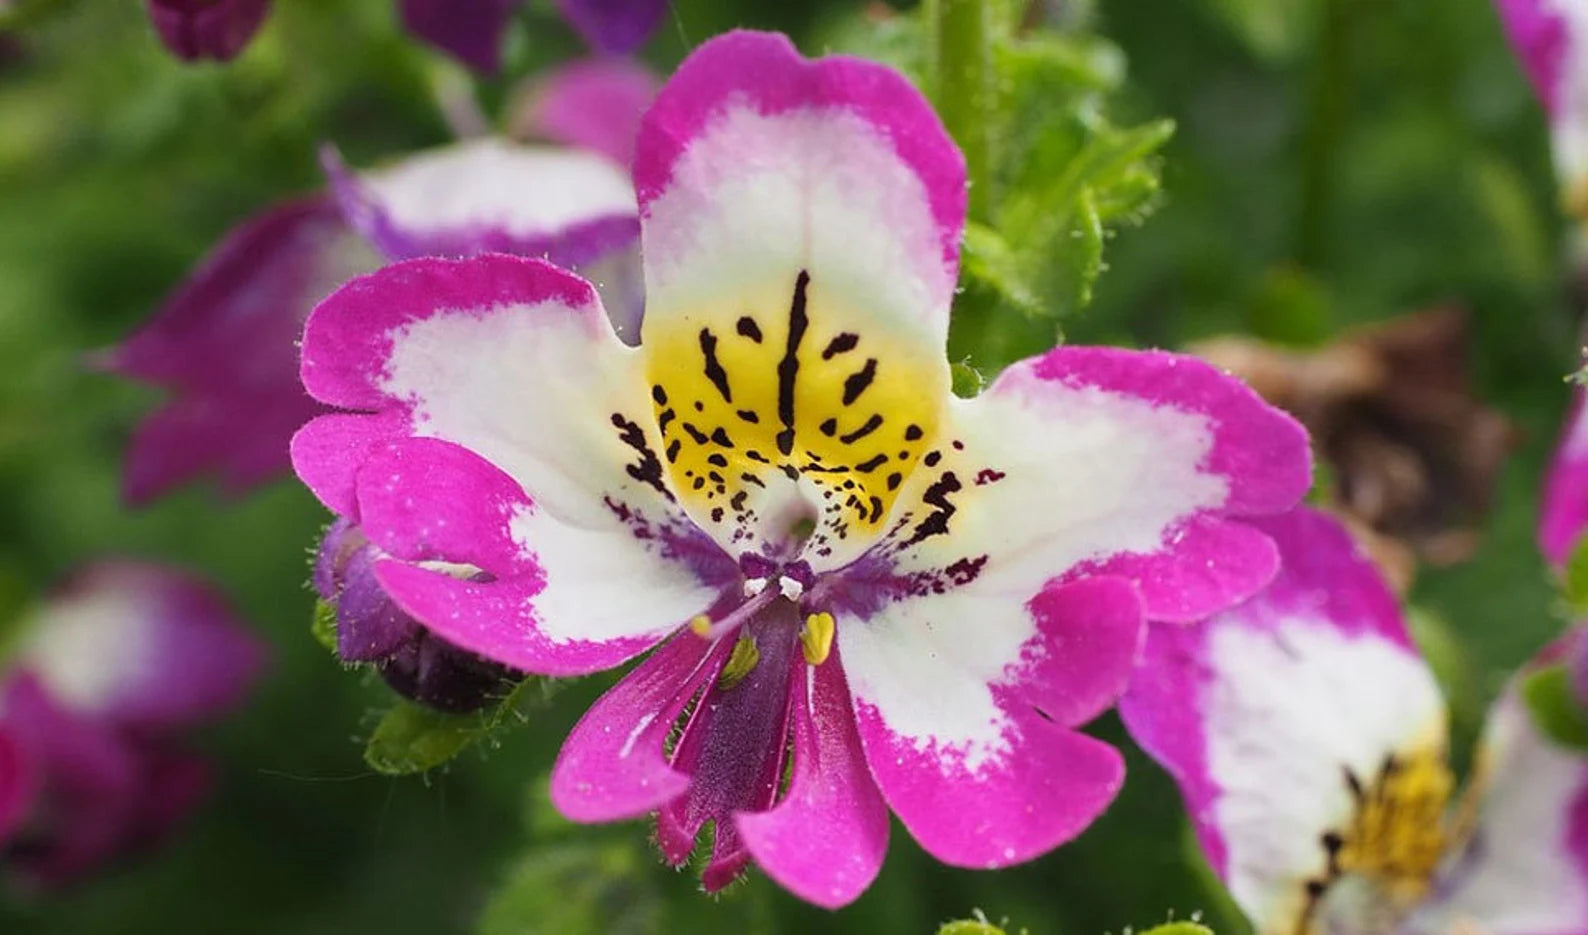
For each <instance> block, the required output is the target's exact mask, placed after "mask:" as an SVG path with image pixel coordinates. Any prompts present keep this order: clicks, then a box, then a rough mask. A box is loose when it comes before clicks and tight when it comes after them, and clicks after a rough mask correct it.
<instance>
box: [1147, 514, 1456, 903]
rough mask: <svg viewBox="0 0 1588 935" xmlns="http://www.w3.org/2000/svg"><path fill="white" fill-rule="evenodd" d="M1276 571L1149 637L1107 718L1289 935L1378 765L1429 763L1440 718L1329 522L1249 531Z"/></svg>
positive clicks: (1289, 519) (1430, 687)
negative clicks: (1174, 787)
mask: <svg viewBox="0 0 1588 935" xmlns="http://www.w3.org/2000/svg"><path fill="white" fill-rule="evenodd" d="M1255 525H1257V526H1258V528H1260V529H1262V530H1263V531H1264V532H1266V533H1267V534H1268V535H1270V536H1272V537H1273V539H1274V541H1275V543H1277V545H1278V546H1279V551H1280V555H1281V557H1282V559H1283V562H1284V564H1283V565H1282V567H1281V570H1280V572H1279V574H1278V576H1277V577H1275V578H1274V580H1273V582H1272V583H1271V584H1270V585H1269V586H1268V588H1267V589H1266V590H1264V591H1263V592H1262V593H1261V594H1259V595H1258V596H1256V597H1254V598H1252V599H1251V600H1248V601H1247V602H1245V603H1244V604H1241V605H1239V606H1237V607H1235V608H1233V609H1231V610H1228V611H1225V612H1223V613H1221V614H1219V615H1218V616H1215V617H1213V618H1211V619H1209V620H1204V621H1201V622H1198V623H1195V624H1191V625H1188V626H1168V625H1157V626H1153V627H1151V628H1150V629H1149V632H1148V636H1147V645H1146V649H1145V650H1144V652H1143V654H1142V659H1141V662H1140V664H1139V665H1138V667H1137V671H1136V674H1135V676H1134V678H1133V680H1132V683H1131V687H1130V690H1129V691H1128V692H1127V693H1126V695H1125V697H1124V699H1123V700H1122V701H1121V702H1120V713H1121V715H1122V716H1123V717H1124V719H1125V723H1126V725H1127V727H1129V729H1130V732H1131V734H1132V736H1133V737H1135V738H1136V741H1137V742H1138V743H1140V744H1141V746H1142V747H1143V748H1144V749H1145V750H1146V751H1147V752H1148V753H1149V754H1151V755H1152V756H1153V757H1154V758H1155V759H1156V760H1158V762H1159V763H1161V764H1162V765H1163V766H1164V768H1165V769H1167V770H1168V771H1169V773H1170V774H1171V775H1172V776H1173V777H1174V778H1175V780H1176V782H1177V783H1178V784H1179V785H1180V790H1181V793H1182V794H1183V795H1184V796H1185V799H1186V805H1187V809H1188V810H1189V812H1190V813H1191V818H1192V820H1193V822H1194V823H1195V825H1196V828H1197V833H1198V836H1199V838H1200V839H1201V841H1202V846H1203V850H1204V851H1205V852H1206V853H1207V855H1208V859H1209V861H1210V862H1211V863H1212V864H1213V867H1214V869H1215V870H1216V871H1217V872H1218V874H1219V875H1220V877H1221V878H1223V880H1224V881H1225V883H1226V884H1227V885H1228V886H1229V888H1230V891H1231V893H1232V894H1233V895H1234V897H1235V900H1236V902H1237V903H1239V904H1240V906H1241V908H1242V909H1243V910H1245V911H1246V913H1247V915H1248V916H1249V917H1250V918H1251V919H1252V920H1253V924H1254V925H1255V926H1256V928H1257V929H1258V930H1259V931H1260V932H1264V933H1293V932H1295V931H1297V926H1298V924H1299V920H1300V919H1301V918H1302V915H1303V914H1304V913H1305V912H1307V911H1308V906H1309V896H1308V893H1307V888H1308V885H1309V884H1311V883H1313V882H1314V881H1321V880H1325V879H1326V878H1327V871H1328V869H1329V867H1330V856H1329V852H1328V848H1327V846H1326V845H1325V844H1324V843H1322V842H1323V839H1324V836H1325V835H1327V834H1328V833H1330V832H1333V831H1339V830H1340V829H1342V828H1343V827H1344V826H1346V825H1347V824H1348V823H1349V822H1350V820H1351V818H1352V815H1353V813H1354V809H1355V807H1356V806H1355V799H1354V797H1353V794H1352V791H1351V783H1350V781H1349V780H1348V778H1347V777H1361V779H1362V780H1366V779H1368V778H1370V777H1372V776H1375V775H1377V774H1378V773H1379V771H1380V770H1381V768H1382V765H1383V764H1384V762H1385V761H1386V757H1392V756H1405V755H1407V754H1408V752H1416V751H1428V750H1433V751H1435V752H1437V753H1438V754H1439V755H1441V756H1442V754H1443V750H1444V743H1445V709H1444V701H1443V699H1442V698H1441V696H1440V694H1439V689H1438V686H1437V685H1436V684H1435V682H1434V679H1433V676H1432V674H1431V673H1430V672H1429V670H1428V667H1427V666H1426V665H1425V664H1424V663H1423V661H1422V660H1421V658H1419V657H1418V655H1417V652H1416V650H1415V649H1414V648H1413V646H1412V643H1411V640H1410V638H1409V636H1408V635H1407V632H1406V628H1405V625H1404V623H1403V622H1402V620H1401V618H1400V613H1399V609H1398V604H1397V603H1396V600H1395V597H1394V595H1393V594H1392V593H1391V592H1390V590H1389V588H1388V587H1387V586H1386V585H1385V584H1384V582H1383V580H1382V579H1381V578H1380V577H1379V575H1378V573H1377V571H1376V570H1375V569H1374V567H1373V565H1372V563H1371V561H1370V560H1369V559H1368V558H1367V557H1366V556H1365V555H1364V554H1363V553H1362V552H1361V551H1360V550H1359V549H1358V548H1357V547H1356V545H1355V544H1354V543H1353V542H1352V541H1351V538H1350V536H1349V534H1348V533H1347V532H1346V531H1345V529H1344V528H1343V527H1341V526H1340V525H1339V523H1338V522H1337V521H1335V520H1334V519H1332V518H1331V517H1328V516H1327V515H1325V514H1322V513H1317V512H1314V511H1311V510H1306V509H1297V510H1295V511H1293V512H1291V513H1289V514H1285V515H1283V516H1280V517H1276V518H1273V519H1269V520H1264V521H1260V522H1257V523H1255Z"/></svg>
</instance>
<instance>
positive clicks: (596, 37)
mask: <svg viewBox="0 0 1588 935" xmlns="http://www.w3.org/2000/svg"><path fill="white" fill-rule="evenodd" d="M557 8H558V9H560V10H561V11H562V15H563V16H564V17H565V18H566V19H567V20H568V25H570V26H572V27H573V28H574V29H575V30H576V31H577V32H578V33H579V35H581V36H583V37H584V39H585V41H586V42H588V43H590V45H591V46H593V47H594V48H596V49H598V50H600V51H602V52H608V53H611V54H613V55H627V54H628V53H630V52H633V51H634V50H635V49H638V48H639V47H640V46H642V45H644V44H645V40H646V39H649V38H650V36H651V33H653V32H655V31H656V27H657V25H658V24H660V23H661V21H662V17H663V16H665V15H666V14H667V0H557Z"/></svg>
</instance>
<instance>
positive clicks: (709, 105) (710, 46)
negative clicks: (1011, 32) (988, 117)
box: [634, 30, 965, 268]
mask: <svg viewBox="0 0 1588 935" xmlns="http://www.w3.org/2000/svg"><path fill="white" fill-rule="evenodd" d="M746 98H747V99H748V100H749V101H751V102H753V104H754V105H755V106H756V108H757V109H758V110H759V111H760V112H761V113H763V114H780V113H785V112H788V111H795V110H805V109H821V108H833V109H842V110H847V111H850V112H852V113H854V114H856V115H858V116H860V117H861V118H863V119H865V120H867V121H869V122H870V123H871V124H872V125H873V126H874V127H876V129H877V131H878V132H879V133H882V134H885V135H886V136H887V137H888V139H889V141H890V142H891V143H892V144H893V147H894V149H895V151H896V152H897V153H898V154H899V158H901V159H903V160H904V161H905V162H906V163H907V164H908V165H909V166H910V167H911V168H912V169H913V170H914V171H915V173H916V175H917V176H919V177H920V179H921V182H922V184H923V185H924V186H925V188H926V192H927V196H928V198H929V199H930V201H931V205H932V214H933V216H934V217H935V218H936V220H937V225H938V235H939V239H940V241H941V243H942V247H943V263H944V265H945V266H947V267H949V268H953V267H954V266H955V265H956V264H958V262H959V241H960V234H961V231H962V230H963V229H964V227H965V160H964V157H963V156H962V155H961V154H960V151H959V149H958V147H956V146H955V145H954V143H953V140H951V139H950V138H949V135H948V132H947V131H946V130H944V129H943V124H942V122H941V121H940V120H938V118H937V114H936V113H934V112H933V111H932V108H931V105H930V104H928V103H927V102H926V99H925V98H923V97H922V96H921V93H920V92H919V91H917V90H916V89H915V88H914V87H912V86H911V85H910V83H909V82H908V81H907V80H905V78H904V77H903V76H902V75H900V74H899V73H898V72H896V71H894V70H893V69H891V68H888V67H886V66H883V65H879V64H877V63H875V62H868V61H865V60H863V59H858V58H849V57H846V56H841V55H838V56H829V57H826V58H823V59H820V60H819V61H807V60H806V59H805V58H803V57H802V56H801V55H800V53H799V51H798V50H796V49H795V48H794V46H793V45H792V44H791V43H790V42H789V41H788V39H787V37H785V36H782V35H780V34H777V33H760V32H747V31H742V30H741V31H736V32H730V33H726V34H724V35H721V36H717V37H716V38H714V39H711V40H710V41H708V42H705V43H703V44H702V45H701V46H700V48H698V49H696V50H695V51H694V53H693V54H691V55H690V56H689V58H687V59H685V60H684V62H683V64H681V65H679V66H678V70H677V71H676V72H674V73H673V77H672V78H671V79H669V80H668V82H667V84H666V85H665V86H664V87H663V88H662V91H661V93H660V94H658V95H657V98H656V103H655V104H654V105H652V107H651V109H650V110H649V111H648V112H647V113H646V115H645V118H644V119H643V120H642V121H641V123H640V134H639V142H638V143H637V144H636V146H635V152H636V153H637V156H636V157H635V160H634V186H635V189H636V191H637V192H638V194H639V199H640V213H641V216H642V217H643V216H644V215H645V213H646V208H647V206H648V205H649V204H650V202H652V201H654V200H656V199H657V198H659V197H661V195H662V194H663V193H664V192H665V191H666V190H667V187H668V184H669V183H670V181H671V180H672V174H673V164H674V163H675V162H677V161H678V159H679V157H681V156H682V155H683V154H684V153H685V151H687V150H688V149H689V147H690V145H691V144H692V143H693V142H694V140H695V139H696V138H697V137H699V136H700V135H701V134H702V133H704V132H705V131H706V129H707V128H708V127H709V126H710V124H711V121H712V120H713V119H714V118H715V117H716V116H717V115H718V114H720V113H721V112H722V111H723V109H724V108H725V107H727V106H728V105H729V104H735V103H741V102H743V101H744V100H745V99H746Z"/></svg>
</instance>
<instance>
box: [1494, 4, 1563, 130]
mask: <svg viewBox="0 0 1588 935" xmlns="http://www.w3.org/2000/svg"><path fill="white" fill-rule="evenodd" d="M1494 5H1495V8H1496V9H1498V10H1499V13H1500V23H1501V25H1503V26H1504V27H1505V34H1506V37H1507V38H1509V39H1510V40H1511V47H1512V48H1513V49H1514V50H1515V52H1516V55H1517V57H1518V58H1519V59H1521V60H1522V68H1523V69H1524V70H1525V71H1526V72H1527V77H1528V79H1529V80H1530V81H1532V82H1533V90H1534V91H1536V92H1537V93H1538V96H1539V100H1540V101H1542V102H1543V104H1544V109H1545V110H1546V111H1548V112H1549V113H1550V114H1551V115H1552V116H1553V115H1555V114H1557V113H1559V111H1560V107H1561V104H1562V97H1563V96H1564V94H1565V92H1566V89H1565V88H1563V87H1562V79H1563V77H1564V76H1565V71H1566V68H1567V67H1568V65H1567V56H1568V54H1569V52H1570V36H1569V32H1568V26H1567V19H1566V15H1565V11H1564V10H1563V9H1562V7H1566V8H1569V7H1570V4H1569V3H1567V4H1561V3H1560V2H1559V0H1495V4H1494Z"/></svg>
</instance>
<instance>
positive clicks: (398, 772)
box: [364, 676, 564, 776]
mask: <svg viewBox="0 0 1588 935" xmlns="http://www.w3.org/2000/svg"><path fill="white" fill-rule="evenodd" d="M563 682H564V680H557V679H548V678H541V677H539V676H531V677H529V678H527V679H525V680H524V681H522V682H520V683H518V685H516V686H514V688H513V690H512V691H511V692H509V693H508V695H507V696H506V697H505V698H503V699H502V700H501V702H500V703H498V704H497V705H495V706H494V707H490V708H486V709H485V710H483V711H476V712H472V713H469V714H453V713H450V712H446V711H437V710H435V709H433V708H427V707H425V706H424V705H420V704H415V703H414V702H411V701H407V700H399V701H398V702H397V703H396V704H394V705H393V706H392V707H391V709H390V710H388V711H387V712H386V714H385V715H383V716H382V717H381V719H380V723H379V724H377V725H376V726H375V732H374V733H373V734H371V735H370V738H369V740H368V742H367V743H366V744H365V745H364V762H365V763H368V764H369V767H370V768H371V769H373V770H375V771H376V772H379V773H384V774H386V775H388V776H408V775H412V774H414V773H423V772H427V771H429V770H432V769H435V768H436V767H438V766H441V765H443V764H445V763H446V762H447V761H448V760H451V759H452V758H453V757H455V756H457V755H458V754H459V753H462V752H463V751H464V750H466V749H468V748H469V747H470V746H472V745H474V744H477V743H479V742H481V741H483V740H486V739H488V738H490V737H491V736H493V735H494V734H495V733H496V732H498V731H500V730H502V729H503V728H505V727H507V726H508V725H510V724H512V723H515V722H520V721H524V720H527V719H528V716H529V714H530V713H531V712H532V711H534V710H536V709H538V708H540V707H542V706H544V705H545V703H546V702H547V701H548V700H549V699H550V698H551V697H552V695H554V694H555V693H556V692H557V691H558V690H559V689H560V688H561V686H562V684H563Z"/></svg>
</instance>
